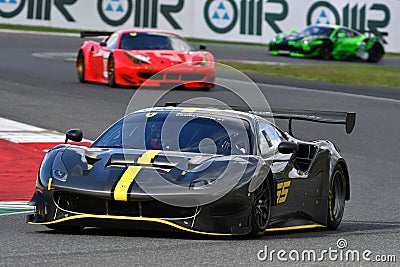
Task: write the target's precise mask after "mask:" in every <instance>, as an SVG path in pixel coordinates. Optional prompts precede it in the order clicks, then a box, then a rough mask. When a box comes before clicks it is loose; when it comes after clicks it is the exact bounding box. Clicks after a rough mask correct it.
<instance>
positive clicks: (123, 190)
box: [114, 166, 142, 201]
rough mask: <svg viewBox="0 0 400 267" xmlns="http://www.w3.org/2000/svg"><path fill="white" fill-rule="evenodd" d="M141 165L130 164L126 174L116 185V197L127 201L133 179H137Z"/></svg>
mask: <svg viewBox="0 0 400 267" xmlns="http://www.w3.org/2000/svg"><path fill="white" fill-rule="evenodd" d="M141 168H142V167H140V166H129V167H128V168H127V169H126V171H125V172H124V174H123V175H122V176H121V179H119V181H118V183H117V185H116V186H115V190H114V199H115V200H121V201H127V200H128V190H129V187H130V186H131V184H132V183H133V180H135V177H136V175H137V174H138V173H139V171H140V169H141Z"/></svg>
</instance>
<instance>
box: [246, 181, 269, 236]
mask: <svg viewBox="0 0 400 267" xmlns="http://www.w3.org/2000/svg"><path fill="white" fill-rule="evenodd" d="M253 201H254V202H253V209H252V215H251V232H250V236H252V237H257V236H260V235H262V234H263V233H264V232H265V230H266V229H267V227H268V223H269V218H270V211H271V188H270V186H269V183H268V181H267V180H265V181H264V182H263V183H262V184H261V185H260V187H258V188H257V190H256V191H255V192H254V200H253Z"/></svg>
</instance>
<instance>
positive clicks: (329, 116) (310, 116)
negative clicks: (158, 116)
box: [165, 102, 356, 135]
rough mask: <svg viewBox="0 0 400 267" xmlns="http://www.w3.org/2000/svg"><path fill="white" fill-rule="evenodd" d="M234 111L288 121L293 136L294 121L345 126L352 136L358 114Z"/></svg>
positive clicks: (294, 110)
mask: <svg viewBox="0 0 400 267" xmlns="http://www.w3.org/2000/svg"><path fill="white" fill-rule="evenodd" d="M165 106H166V107H178V106H182V105H181V103H173V102H168V103H166V104H165ZM187 106H190V107H201V108H219V109H227V107H226V106H222V105H211V106H209V105H201V104H188V105H187ZM230 107H231V108H232V109H233V110H237V111H242V112H247V113H250V114H254V115H257V116H260V117H263V118H273V119H286V120H288V121H289V134H290V135H293V134H292V121H293V120H300V121H311V122H318V123H328V124H343V125H345V128H346V133H347V134H350V133H351V132H352V131H353V129H354V126H355V124H356V113H355V112H340V111H320V110H296V109H281V108H271V110H267V109H262V108H250V107H246V106H230Z"/></svg>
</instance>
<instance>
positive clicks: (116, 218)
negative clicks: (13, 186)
mask: <svg viewBox="0 0 400 267" xmlns="http://www.w3.org/2000/svg"><path fill="white" fill-rule="evenodd" d="M87 218H95V219H113V220H129V221H146V222H155V223H161V224H165V225H168V226H171V227H174V228H177V229H179V230H182V231H187V232H191V233H195V234H202V235H220V236H230V235H232V234H223V233H212V232H202V231H197V230H192V229H188V228H185V227H183V226H180V225H178V224H176V223H173V222H170V221H167V220H163V219H158V218H147V217H129V216H113V215H94V214H82V215H74V216H70V217H66V218H62V219H59V220H55V221H51V222H43V223H34V222H29V224H40V225H49V224H57V223H62V222H66V221H70V220H76V219H87Z"/></svg>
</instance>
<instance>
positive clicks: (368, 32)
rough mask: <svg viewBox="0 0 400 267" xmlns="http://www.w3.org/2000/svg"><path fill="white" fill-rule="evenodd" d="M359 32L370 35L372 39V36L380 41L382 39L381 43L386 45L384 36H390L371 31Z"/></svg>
mask: <svg viewBox="0 0 400 267" xmlns="http://www.w3.org/2000/svg"><path fill="white" fill-rule="evenodd" d="M359 32H361V33H364V34H366V35H368V37H371V36H372V35H375V36H377V37H378V38H379V39H381V41H382V42H383V43H384V44H387V41H386V40H385V39H384V38H383V37H384V36H388V35H389V33H388V32H380V31H371V30H359Z"/></svg>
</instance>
